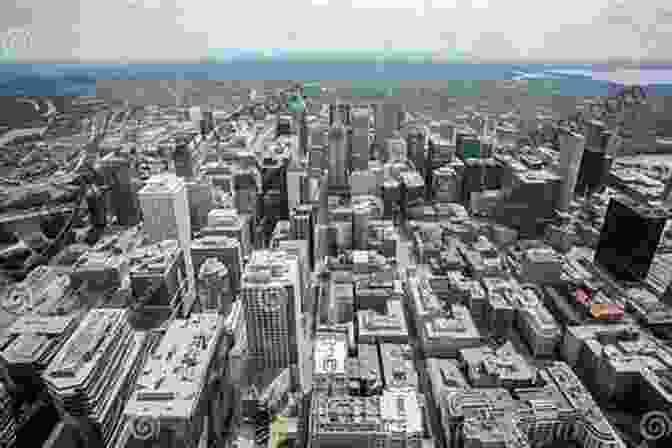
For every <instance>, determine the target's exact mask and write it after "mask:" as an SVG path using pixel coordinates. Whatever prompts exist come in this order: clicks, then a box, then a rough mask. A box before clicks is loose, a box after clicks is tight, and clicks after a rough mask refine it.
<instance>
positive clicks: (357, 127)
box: [350, 107, 370, 170]
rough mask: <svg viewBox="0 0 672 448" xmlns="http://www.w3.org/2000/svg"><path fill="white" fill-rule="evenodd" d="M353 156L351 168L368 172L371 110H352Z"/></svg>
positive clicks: (360, 108) (359, 108)
mask: <svg viewBox="0 0 672 448" xmlns="http://www.w3.org/2000/svg"><path fill="white" fill-rule="evenodd" d="M351 115H352V118H351V123H352V124H351V126H352V140H351V141H352V154H351V164H350V167H351V168H352V169H353V170H366V169H367V168H368V166H369V158H370V157H369V149H370V148H369V120H370V117H369V115H370V114H369V109H368V108H364V107H358V108H355V109H353V110H352V114H351Z"/></svg>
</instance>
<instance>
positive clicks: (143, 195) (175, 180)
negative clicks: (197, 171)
mask: <svg viewBox="0 0 672 448" xmlns="http://www.w3.org/2000/svg"><path fill="white" fill-rule="evenodd" d="M138 197H139V200H140V208H141V209H142V215H143V230H144V231H145V233H146V234H147V237H148V242H149V243H158V242H161V241H163V240H177V241H178V242H179V243H180V247H182V250H183V251H184V254H185V262H186V265H187V278H188V279H189V288H190V291H193V288H194V286H195V283H194V269H193V265H192V262H191V216H190V213H189V201H188V199H187V188H186V185H185V183H184V180H182V179H180V178H179V177H177V176H175V175H174V174H160V175H156V176H153V177H152V178H150V179H149V181H148V182H147V184H146V185H145V186H144V188H143V189H142V190H140V192H139V193H138ZM192 298H193V297H192ZM187 305H188V306H190V305H191V302H189V303H188V304H187Z"/></svg>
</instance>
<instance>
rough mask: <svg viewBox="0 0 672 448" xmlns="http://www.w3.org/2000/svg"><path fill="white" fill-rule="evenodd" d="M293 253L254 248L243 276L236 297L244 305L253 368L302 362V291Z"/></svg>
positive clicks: (278, 367)
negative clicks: (238, 294)
mask: <svg viewBox="0 0 672 448" xmlns="http://www.w3.org/2000/svg"><path fill="white" fill-rule="evenodd" d="M300 283H301V276H300V274H299V263H298V259H297V257H296V256H293V255H289V254H287V253H285V252H283V251H256V252H254V253H253V254H252V257H251V259H250V262H249V264H248V265H247V267H246V269H245V275H244V276H243V281H242V287H241V291H240V298H241V300H242V302H243V305H244V307H245V318H246V320H247V340H248V347H249V350H250V356H251V358H252V360H253V362H254V366H255V368H256V370H262V369H274V368H275V369H282V368H287V367H290V366H296V365H297V364H299V365H302V363H300V362H299V359H300V356H299V353H300V352H301V350H303V349H304V348H305V347H304V342H303V337H302V336H303V331H302V328H301V325H302V317H301V315H300V310H301V303H302V297H301V292H302V291H303V288H302V285H301V284H300Z"/></svg>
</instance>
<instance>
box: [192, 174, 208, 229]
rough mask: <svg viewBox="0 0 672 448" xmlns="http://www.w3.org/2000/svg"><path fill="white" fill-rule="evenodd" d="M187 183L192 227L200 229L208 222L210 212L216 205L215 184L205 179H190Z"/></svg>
mask: <svg viewBox="0 0 672 448" xmlns="http://www.w3.org/2000/svg"><path fill="white" fill-rule="evenodd" d="M186 185H187V200H188V201H189V215H190V218H191V228H192V230H194V231H199V230H200V229H201V228H202V227H205V226H206V225H207V224H208V213H210V210H212V208H213V207H214V205H215V202H214V194H213V186H212V184H211V183H210V182H208V181H206V180H203V179H196V180H194V181H189V182H187V183H186Z"/></svg>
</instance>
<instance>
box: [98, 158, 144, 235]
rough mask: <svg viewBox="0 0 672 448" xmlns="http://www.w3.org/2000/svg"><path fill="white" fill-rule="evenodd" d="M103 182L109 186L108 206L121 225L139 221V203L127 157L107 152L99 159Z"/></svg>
mask: <svg viewBox="0 0 672 448" xmlns="http://www.w3.org/2000/svg"><path fill="white" fill-rule="evenodd" d="M100 164H101V167H102V171H103V177H104V178H105V183H106V184H107V185H109V186H110V187H111V191H110V208H111V210H112V213H113V214H114V215H115V216H116V217H117V223H118V224H119V225H121V226H134V225H136V224H138V223H139V222H140V210H141V209H140V204H139V202H138V195H137V194H136V192H135V186H134V185H133V182H132V179H131V166H130V162H129V160H128V159H126V158H124V157H120V156H116V155H115V154H108V155H106V156H105V157H103V158H102V159H101V161H100Z"/></svg>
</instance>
